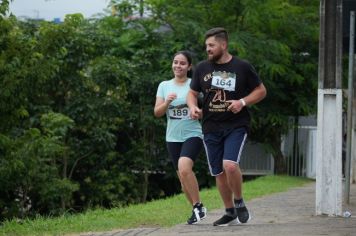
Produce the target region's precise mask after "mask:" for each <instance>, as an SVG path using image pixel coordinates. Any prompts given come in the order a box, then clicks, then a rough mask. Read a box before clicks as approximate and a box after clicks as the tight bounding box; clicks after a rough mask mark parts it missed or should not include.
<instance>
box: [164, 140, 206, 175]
mask: <svg viewBox="0 0 356 236" xmlns="http://www.w3.org/2000/svg"><path fill="white" fill-rule="evenodd" d="M202 148H203V140H202V139H201V138H199V137H192V138H188V139H187V140H185V141H184V142H167V149H168V153H169V156H170V157H171V159H172V163H173V166H174V168H175V169H176V170H178V160H179V158H180V157H188V158H190V159H192V160H193V162H194V161H195V160H196V159H197V157H198V156H199V154H200V152H201V150H202Z"/></svg>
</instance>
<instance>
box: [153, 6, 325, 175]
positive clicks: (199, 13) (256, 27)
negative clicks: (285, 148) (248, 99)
mask: <svg viewBox="0 0 356 236" xmlns="http://www.w3.org/2000/svg"><path fill="white" fill-rule="evenodd" d="M147 2H148V4H149V6H150V10H151V12H152V14H153V17H154V18H155V19H157V20H158V21H160V22H162V24H167V25H169V26H170V28H171V29H172V31H173V34H174V35H176V39H177V38H178V39H180V40H181V41H189V42H186V45H189V46H188V47H189V49H191V50H193V51H194V52H195V53H196V55H197V56H198V57H199V58H200V59H202V58H203V55H204V54H205V52H204V51H203V50H202V49H203V47H202V45H199V44H197V43H196V42H202V44H203V39H202V37H203V34H204V32H205V30H207V29H208V28H211V27H214V26H222V27H225V28H226V29H227V30H228V31H229V32H230V51H231V52H232V53H233V54H237V55H239V56H240V57H242V58H244V59H247V60H249V61H250V62H251V63H252V64H254V65H255V66H256V68H257V71H258V72H259V74H260V76H261V78H262V80H263V82H264V83H265V85H266V87H267V90H268V95H267V96H268V97H267V99H265V101H263V103H261V104H259V105H257V106H253V107H252V112H253V117H254V120H253V126H252V130H253V132H252V138H253V139H254V140H256V141H260V142H262V143H264V144H266V146H267V147H268V148H269V150H270V151H272V153H273V155H274V158H275V167H276V170H275V171H276V172H277V173H284V172H285V170H286V169H285V168H286V165H285V162H284V161H285V158H284V157H283V154H282V152H281V135H282V134H284V133H286V131H287V129H288V117H289V116H301V115H308V114H310V113H313V112H315V106H316V102H315V101H316V84H317V79H316V78H317V58H318V51H317V49H318V6H319V1H316V0H314V1H308V2H306V1H292V0H264V1H260V0H259V1H257V0H249V1H247V0H246V1H244V0H241V1H229V0H224V1H219V2H216V1H191V0H185V1H179V3H177V2H176V1H171V0H165V1H161V0H160V1H157V0H150V1H147ZM191 29H194V31H193V32H192V30H191ZM301 29H303V30H301Z"/></svg>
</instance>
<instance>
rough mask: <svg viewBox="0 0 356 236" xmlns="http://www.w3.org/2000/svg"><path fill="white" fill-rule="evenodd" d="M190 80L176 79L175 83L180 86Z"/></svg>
mask: <svg viewBox="0 0 356 236" xmlns="http://www.w3.org/2000/svg"><path fill="white" fill-rule="evenodd" d="M187 80H188V77H186V76H185V77H174V82H175V83H176V84H178V85H183V84H185V82H186V81H187Z"/></svg>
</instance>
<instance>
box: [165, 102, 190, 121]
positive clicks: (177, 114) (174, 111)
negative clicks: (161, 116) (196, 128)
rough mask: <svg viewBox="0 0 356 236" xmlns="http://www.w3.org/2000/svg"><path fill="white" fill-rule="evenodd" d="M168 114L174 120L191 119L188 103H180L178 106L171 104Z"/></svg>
mask: <svg viewBox="0 0 356 236" xmlns="http://www.w3.org/2000/svg"><path fill="white" fill-rule="evenodd" d="M168 116H169V118H170V119H174V120H188V119H190V111H189V107H188V105H187V104H180V105H177V106H173V105H169V107H168Z"/></svg>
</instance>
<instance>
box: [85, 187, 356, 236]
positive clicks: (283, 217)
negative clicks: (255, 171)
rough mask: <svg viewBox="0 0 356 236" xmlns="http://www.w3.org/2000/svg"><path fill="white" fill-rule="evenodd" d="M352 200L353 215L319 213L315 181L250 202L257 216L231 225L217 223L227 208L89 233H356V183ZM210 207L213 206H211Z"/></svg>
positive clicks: (157, 235) (212, 235) (167, 235)
mask: <svg viewBox="0 0 356 236" xmlns="http://www.w3.org/2000/svg"><path fill="white" fill-rule="evenodd" d="M350 189H351V190H350V204H349V205H344V206H343V210H348V211H350V212H351V213H352V214H353V215H352V216H351V217H349V218H342V217H327V216H315V183H312V184H308V185H306V186H304V187H299V188H293V189H291V190H289V191H287V192H283V193H277V194H273V195H269V196H266V197H262V198H258V199H254V200H251V201H249V202H247V207H248V208H249V210H250V212H251V214H252V216H253V219H252V220H251V221H250V222H248V223H247V224H241V225H236V226H228V227H217V226H213V225H212V222H213V221H215V220H216V219H218V218H219V217H220V216H221V215H222V214H223V210H222V209H221V210H215V211H210V212H209V211H208V216H207V218H206V219H204V220H203V221H202V222H201V223H200V224H198V225H185V224H180V225H176V226H174V227H171V228H138V229H129V230H121V231H111V232H102V233H86V234H81V235H83V236H84V235H85V236H143V235H149V236H173V235H183V236H193V235H194V236H195V235H197V236H198V235H199V236H230V235H248V236H264V235H271V236H272V235H273V236H294V235H295V236H297V235H298V236H300V235H343V236H351V235H355V236H356V185H355V184H353V185H351V188H350ZM208 210H209V209H208Z"/></svg>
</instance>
